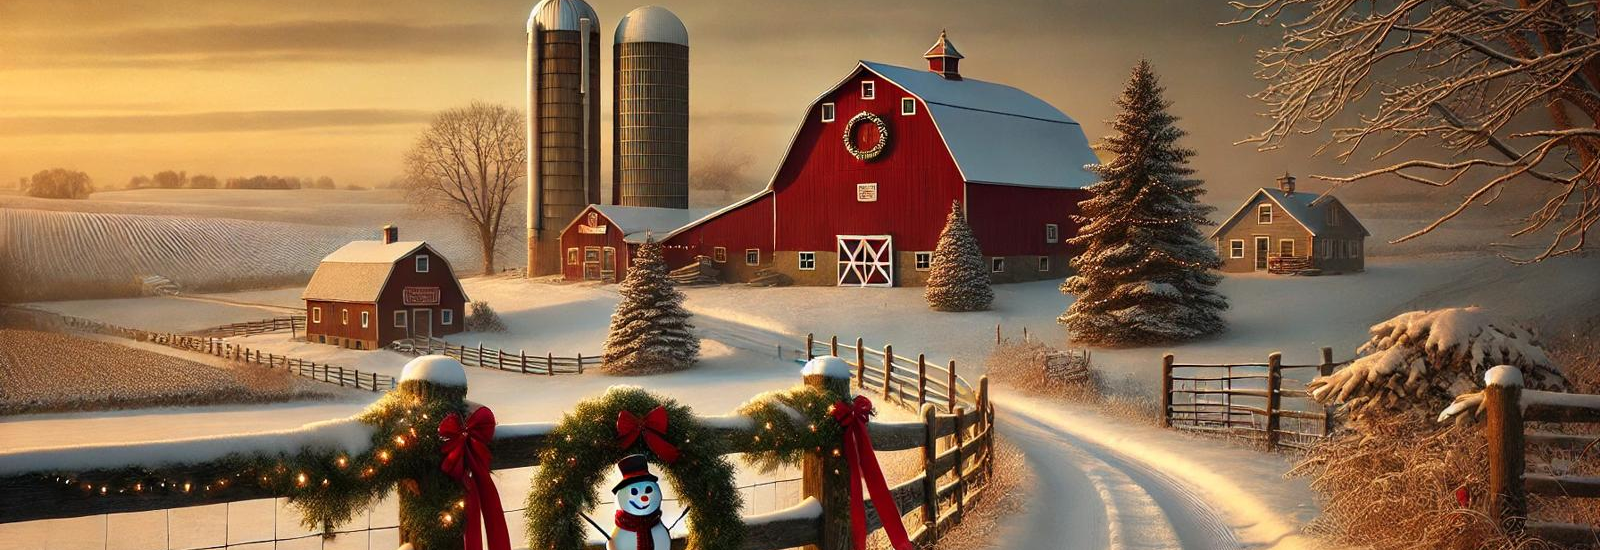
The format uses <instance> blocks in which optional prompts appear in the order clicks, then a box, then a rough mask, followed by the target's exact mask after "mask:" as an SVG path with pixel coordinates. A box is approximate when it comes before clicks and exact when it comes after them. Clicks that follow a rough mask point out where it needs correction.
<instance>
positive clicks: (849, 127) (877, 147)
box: [844, 111, 889, 160]
mask: <svg viewBox="0 0 1600 550" xmlns="http://www.w3.org/2000/svg"><path fill="white" fill-rule="evenodd" d="M867 121H871V122H872V125H873V126H877V127H878V142H877V143H874V144H872V148H871V149H867V150H865V151H862V150H861V149H860V148H858V147H857V146H856V140H855V133H856V126H860V125H861V123H862V122H867ZM888 145H889V124H888V123H885V122H884V121H883V118H882V117H879V116H878V115H875V114H872V113H869V112H867V111H861V112H859V113H856V116H853V117H850V122H849V123H848V124H845V125H844V148H845V150H846V151H849V152H850V155H851V156H854V157H856V158H858V159H861V160H872V159H875V158H878V155H880V154H883V148H884V147H886V146H888Z"/></svg>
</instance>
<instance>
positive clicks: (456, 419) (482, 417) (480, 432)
mask: <svg viewBox="0 0 1600 550" xmlns="http://www.w3.org/2000/svg"><path fill="white" fill-rule="evenodd" d="M439 437H441V438H443V439H444V444H443V445H442V446H440V451H441V452H443V453H444V462H443V463H442V464H440V465H439V468H440V469H441V470H444V473H445V475H448V476H450V477H451V478H453V479H455V480H456V481H459V482H461V485H462V486H463V487H465V488H466V490H467V495H466V498H465V500H466V515H465V517H463V518H461V521H463V522H464V523H465V525H464V526H463V527H464V529H462V533H461V537H462V541H463V542H464V543H465V546H466V547H467V548H483V542H482V538H481V535H480V531H479V525H478V518H479V517H480V516H482V518H483V529H484V530H487V531H488V538H489V550H511V535H510V534H509V533H508V532H507V531H506V514H505V511H504V510H503V509H502V508H501V506H500V492H499V491H496V490H495V488H494V480H493V479H492V478H490V477H489V460H490V458H491V457H490V455H489V442H490V441H493V440H494V412H492V411H490V410H489V408H488V407H479V408H478V410H476V411H473V412H472V414H470V415H467V421H466V422H465V423H463V422H462V421H461V417H460V416H459V415H457V414H456V413H450V414H449V415H448V416H445V417H444V421H443V422H440V423H439Z"/></svg>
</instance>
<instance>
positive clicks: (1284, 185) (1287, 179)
mask: <svg viewBox="0 0 1600 550" xmlns="http://www.w3.org/2000/svg"><path fill="white" fill-rule="evenodd" d="M1278 190H1279V191H1283V194H1285V195H1293V194H1294V176H1291V175H1289V173H1288V172H1284V173H1283V177H1281V178H1278Z"/></svg>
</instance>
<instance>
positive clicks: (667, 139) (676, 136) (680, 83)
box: [611, 6, 689, 208]
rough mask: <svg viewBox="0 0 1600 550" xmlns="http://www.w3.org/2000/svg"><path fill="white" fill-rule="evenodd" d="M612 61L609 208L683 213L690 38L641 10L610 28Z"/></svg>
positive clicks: (650, 9) (669, 21)
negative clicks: (613, 29) (651, 208)
mask: <svg viewBox="0 0 1600 550" xmlns="http://www.w3.org/2000/svg"><path fill="white" fill-rule="evenodd" d="M612 55H613V56H614V58H613V61H614V63H612V65H611V67H612V80H611V83H612V91H613V92H614V93H613V94H612V96H611V97H612V101H613V102H614V104H613V105H612V122H613V124H614V126H613V132H612V139H613V142H612V149H611V161H612V164H611V196H612V202H613V203H615V204H621V205H626V206H655V207H662V208H688V207H689V31H688V30H686V29H684V27H683V22H682V21H679V20H678V17H677V16H676V15H673V14H672V12H670V11H667V10H666V9H665V8H661V7H657V6H645V7H642V8H639V9H636V10H633V11H631V12H628V15H627V16H625V17H623V18H622V21H621V22H619V23H618V24H617V35H616V43H615V44H614V45H613V46H612Z"/></svg>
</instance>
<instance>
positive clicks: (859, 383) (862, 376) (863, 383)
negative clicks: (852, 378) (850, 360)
mask: <svg viewBox="0 0 1600 550" xmlns="http://www.w3.org/2000/svg"><path fill="white" fill-rule="evenodd" d="M866 350H867V348H866V347H864V346H862V345H861V339H860V338H856V387H857V388H865V387H867V376H866V375H867V351H866Z"/></svg>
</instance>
